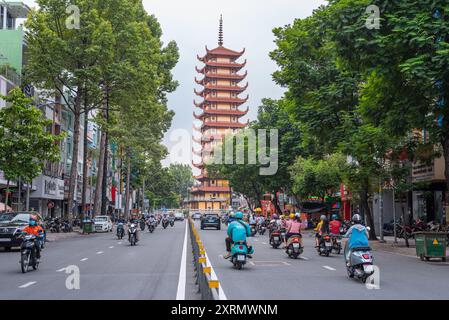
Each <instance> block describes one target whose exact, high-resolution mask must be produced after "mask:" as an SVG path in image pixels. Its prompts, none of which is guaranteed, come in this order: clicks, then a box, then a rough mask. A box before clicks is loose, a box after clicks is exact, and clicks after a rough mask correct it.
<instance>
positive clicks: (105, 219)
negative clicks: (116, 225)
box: [93, 216, 112, 232]
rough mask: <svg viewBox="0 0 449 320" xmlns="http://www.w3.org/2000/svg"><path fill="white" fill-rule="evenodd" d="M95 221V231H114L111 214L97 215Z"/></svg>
mask: <svg viewBox="0 0 449 320" xmlns="http://www.w3.org/2000/svg"><path fill="white" fill-rule="evenodd" d="M93 221H94V231H95V232H112V221H111V218H110V217H109V216H96V217H95V218H94V219H93Z"/></svg>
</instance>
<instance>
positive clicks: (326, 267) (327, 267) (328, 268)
mask: <svg viewBox="0 0 449 320" xmlns="http://www.w3.org/2000/svg"><path fill="white" fill-rule="evenodd" d="M323 268H324V269H327V270H330V271H335V270H337V269H334V268H332V267H329V266H323Z"/></svg>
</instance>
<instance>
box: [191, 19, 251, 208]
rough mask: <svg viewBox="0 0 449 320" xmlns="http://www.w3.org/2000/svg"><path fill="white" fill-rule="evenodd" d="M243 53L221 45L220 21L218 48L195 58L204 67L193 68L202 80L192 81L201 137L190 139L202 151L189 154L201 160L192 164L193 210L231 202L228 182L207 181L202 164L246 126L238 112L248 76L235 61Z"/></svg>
mask: <svg viewBox="0 0 449 320" xmlns="http://www.w3.org/2000/svg"><path fill="white" fill-rule="evenodd" d="M244 52H245V50H243V51H241V52H238V51H233V50H230V49H228V48H226V47H224V46H223V19H222V18H220V28H219V36H218V47H217V48H215V49H212V50H209V49H208V48H207V46H206V55H205V56H203V57H199V56H198V60H199V61H201V62H202V63H203V64H204V66H203V67H202V68H201V69H199V68H196V71H197V72H198V73H200V74H201V75H202V76H203V77H202V79H201V80H198V79H196V78H195V82H196V83H197V84H198V85H200V86H201V87H202V88H201V90H200V91H198V90H195V94H196V95H198V96H200V97H201V98H202V101H200V102H196V101H194V105H195V107H197V108H199V109H201V112H200V113H199V114H196V113H195V112H194V113H193V115H194V117H195V118H196V119H198V120H200V121H201V123H202V124H201V126H194V129H195V130H197V131H198V132H200V134H201V135H200V137H199V138H195V137H193V141H194V142H196V143H198V144H200V145H201V149H200V150H198V151H195V150H192V151H193V153H194V154H196V155H197V156H200V157H201V161H200V162H199V163H193V165H194V166H195V167H196V168H198V169H199V170H200V171H201V173H200V174H199V175H198V176H195V177H194V178H195V179H196V180H197V181H198V184H197V185H195V186H194V187H193V188H192V190H191V197H190V209H192V210H200V211H202V210H224V209H228V208H229V206H230V205H231V203H232V190H231V188H230V186H229V182H228V181H227V180H224V179H210V178H208V176H207V172H206V170H205V166H204V163H205V157H206V156H207V155H208V154H210V156H211V155H213V149H214V148H215V147H216V146H217V145H219V144H220V143H221V140H222V138H223V137H224V135H225V134H228V133H236V132H237V131H238V130H239V129H241V128H243V127H245V126H246V125H247V123H241V122H239V119H240V118H241V117H243V116H244V115H246V114H247V112H248V108H246V110H240V109H239V107H240V106H241V105H243V104H244V103H246V102H247V101H248V96H246V97H245V98H241V97H240V95H241V94H242V93H243V92H244V91H245V90H246V89H247V87H248V84H246V85H241V82H242V81H243V80H244V79H245V78H246V76H247V72H245V73H242V72H241V70H242V69H243V68H244V67H245V65H246V60H245V61H244V62H242V63H239V62H237V60H238V59H239V58H240V57H241V56H242V55H243V54H244Z"/></svg>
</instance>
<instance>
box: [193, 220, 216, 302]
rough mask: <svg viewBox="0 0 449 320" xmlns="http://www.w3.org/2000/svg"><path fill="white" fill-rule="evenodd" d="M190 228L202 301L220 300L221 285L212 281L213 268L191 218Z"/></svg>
mask: <svg viewBox="0 0 449 320" xmlns="http://www.w3.org/2000/svg"><path fill="white" fill-rule="evenodd" d="M189 226H190V228H189V230H190V240H191V242H192V253H193V265H194V269H195V278H196V279H195V280H196V281H195V284H197V285H198V292H199V293H201V298H202V300H220V295H219V289H220V283H219V281H218V280H217V279H212V275H211V271H212V267H211V265H210V264H209V263H208V262H207V258H206V250H205V249H204V245H203V243H202V242H201V239H200V236H199V234H198V231H197V230H196V228H195V225H194V223H193V221H192V219H191V218H190V217H189Z"/></svg>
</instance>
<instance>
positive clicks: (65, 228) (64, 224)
mask: <svg viewBox="0 0 449 320" xmlns="http://www.w3.org/2000/svg"><path fill="white" fill-rule="evenodd" d="M61 228H62V232H64V233H67V232H73V227H72V225H71V224H70V222H69V221H68V220H64V221H63V222H62V226H61Z"/></svg>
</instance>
